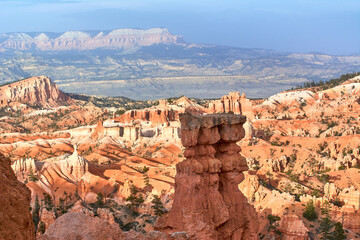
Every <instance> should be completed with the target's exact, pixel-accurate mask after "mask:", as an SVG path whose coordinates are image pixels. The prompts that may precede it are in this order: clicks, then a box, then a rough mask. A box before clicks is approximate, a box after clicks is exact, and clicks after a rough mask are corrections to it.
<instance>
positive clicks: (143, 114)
mask: <svg viewBox="0 0 360 240" xmlns="http://www.w3.org/2000/svg"><path fill="white" fill-rule="evenodd" d="M137 119H139V120H145V121H150V122H151V123H153V124H157V123H168V122H169V121H175V120H176V119H178V113H177V112H175V111H173V110H172V109H163V108H159V109H141V110H130V111H127V112H126V113H124V114H123V115H121V116H120V117H119V118H117V121H119V122H123V123H130V122H131V121H132V120H137Z"/></svg>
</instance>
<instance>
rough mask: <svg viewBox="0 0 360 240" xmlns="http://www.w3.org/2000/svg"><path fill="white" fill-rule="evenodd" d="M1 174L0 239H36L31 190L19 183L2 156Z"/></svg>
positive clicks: (0, 158)
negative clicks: (30, 209) (31, 210)
mask: <svg viewBox="0 0 360 240" xmlns="http://www.w3.org/2000/svg"><path fill="white" fill-rule="evenodd" d="M0 172H1V173H2V174H0V191H1V197H0V206H1V208H2V210H1V214H0V223H1V224H0V239H3V240H13V239H17V240H32V239H35V233H34V231H35V228H34V224H33V221H32V218H31V215H30V212H29V206H30V190H29V189H28V188H27V187H26V186H25V185H24V184H22V183H20V182H18V181H17V179H16V177H15V175H14V172H13V171H12V169H11V167H10V160H9V159H8V158H5V157H4V155H2V154H0Z"/></svg>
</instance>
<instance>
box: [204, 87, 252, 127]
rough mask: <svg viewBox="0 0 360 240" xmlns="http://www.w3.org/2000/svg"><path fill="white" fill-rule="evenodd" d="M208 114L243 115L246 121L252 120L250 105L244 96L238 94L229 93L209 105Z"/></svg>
mask: <svg viewBox="0 0 360 240" xmlns="http://www.w3.org/2000/svg"><path fill="white" fill-rule="evenodd" d="M209 112H210V113H230V112H232V113H234V114H242V115H245V116H246V117H247V118H248V119H250V120H252V119H253V116H254V114H253V110H252V104H251V102H250V100H249V99H247V98H246V95H245V94H244V93H243V94H241V95H240V93H239V92H230V93H229V95H225V96H223V97H222V98H221V99H220V100H215V101H213V102H210V103H209Z"/></svg>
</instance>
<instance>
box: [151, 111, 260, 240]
mask: <svg viewBox="0 0 360 240" xmlns="http://www.w3.org/2000/svg"><path fill="white" fill-rule="evenodd" d="M180 121H181V141H182V144H183V145H184V146H185V148H186V150H185V152H184V156H185V157H186V160H184V161H183V162H181V163H179V164H177V165H176V170H177V175H176V177H175V196H174V203H173V205H172V208H171V210H170V212H169V213H168V214H166V215H165V216H164V217H163V218H161V219H159V220H158V222H157V224H156V227H157V228H158V229H159V230H161V231H164V232H168V233H171V232H176V231H185V232H187V233H188V234H189V237H190V239H206V240H211V239H219V240H221V239H237V240H241V239H256V231H257V223H256V222H255V219H256V216H255V214H256V213H255V210H254V209H253V207H252V206H251V205H249V204H248V203H247V199H246V197H245V196H244V195H243V194H242V193H241V192H240V191H239V189H238V184H239V183H240V182H241V181H242V180H243V179H244V176H243V173H242V172H243V171H246V170H247V164H246V161H245V159H244V158H243V157H242V156H241V155H240V154H239V152H240V150H241V149H240V147H239V146H238V145H237V144H236V142H237V141H239V140H240V139H242V138H243V137H244V134H245V131H244V128H243V124H244V123H245V121H246V118H245V117H244V116H242V115H234V114H217V115H215V114H214V115H212V114H209V115H204V116H196V115H192V114H189V113H185V114H181V115H180Z"/></svg>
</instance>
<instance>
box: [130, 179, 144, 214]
mask: <svg viewBox="0 0 360 240" xmlns="http://www.w3.org/2000/svg"><path fill="white" fill-rule="evenodd" d="M126 201H127V202H129V203H128V204H127V205H126V206H127V207H128V208H130V209H131V210H132V211H133V212H135V213H136V212H137V209H138V208H139V206H140V204H142V203H143V202H144V198H143V196H142V195H141V194H139V191H138V190H137V188H136V187H135V186H134V185H133V184H131V185H130V195H129V197H127V198H126Z"/></svg>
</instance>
